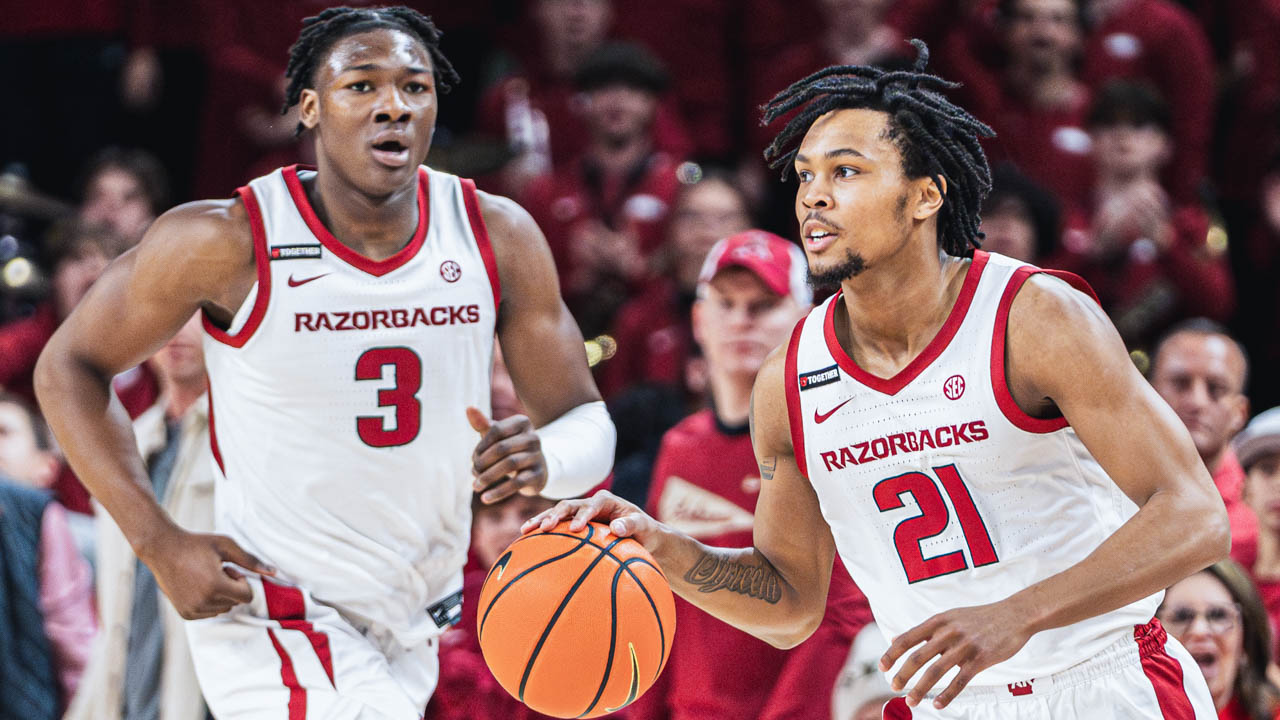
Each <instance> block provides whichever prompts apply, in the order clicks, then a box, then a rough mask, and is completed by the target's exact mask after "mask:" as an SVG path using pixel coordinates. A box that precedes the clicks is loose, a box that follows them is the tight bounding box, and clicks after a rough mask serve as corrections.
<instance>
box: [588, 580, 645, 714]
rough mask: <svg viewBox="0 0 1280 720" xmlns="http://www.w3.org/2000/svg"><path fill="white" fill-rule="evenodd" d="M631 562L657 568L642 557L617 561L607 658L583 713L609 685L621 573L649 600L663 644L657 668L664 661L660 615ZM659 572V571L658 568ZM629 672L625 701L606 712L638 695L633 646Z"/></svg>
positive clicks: (598, 699)
mask: <svg viewBox="0 0 1280 720" xmlns="http://www.w3.org/2000/svg"><path fill="white" fill-rule="evenodd" d="M632 563H640V564H643V565H648V566H649V567H651V568H653V569H654V570H658V568H657V566H655V565H653V564H652V563H650V562H649V561H648V560H645V559H644V558H630V559H628V560H624V561H623V562H621V563H619V565H618V569H617V570H616V571H615V572H614V573H613V584H612V586H611V588H610V592H609V653H608V654H607V655H606V656H605V657H606V658H607V660H606V662H605V666H604V677H603V678H601V679H600V689H599V690H597V691H596V696H595V698H594V699H593V700H592V701H591V704H590V705H588V706H587V709H586V710H584V711H583V713H582V714H583V715H586V714H587V713H590V712H591V711H592V710H594V709H595V708H596V704H598V703H599V702H600V696H602V695H604V689H605V688H606V687H608V685H609V675H610V673H611V671H612V670H613V653H614V652H615V651H616V649H617V646H618V581H619V580H621V579H622V575H623V573H627V574H628V575H630V576H631V578H632V579H633V580H635V581H636V587H638V588H640V592H642V593H644V596H645V598H646V599H647V600H648V601H649V606H650V607H652V608H653V619H654V620H655V621H656V622H657V623H658V636H659V637H660V638H662V646H663V654H662V660H660V661H659V662H658V668H659V669H661V668H662V666H663V664H664V663H665V662H666V634H665V631H664V629H663V627H662V617H661V616H660V615H659V614H658V606H657V605H656V604H654V602H653V598H652V597H650V595H649V591H648V589H646V588H645V586H644V583H641V582H640V580H639V579H638V578H636V576H635V573H634V572H632V571H631V568H629V567H628V566H629V565H631V564H632ZM659 572H661V571H660V570H659ZM631 672H632V675H631V689H630V691H629V692H628V693H627V699H626V701H625V702H623V703H622V704H621V705H619V706H618V707H611V708H606V711H607V712H616V711H618V710H621V709H622V708H624V707H626V706H628V705H630V704H631V703H632V702H635V699H636V697H637V696H638V695H639V689H640V686H639V683H638V682H637V674H638V673H639V667H638V665H637V664H636V651H635V648H634V647H632V649H631ZM653 678H654V680H657V679H658V670H655V671H654V675H653Z"/></svg>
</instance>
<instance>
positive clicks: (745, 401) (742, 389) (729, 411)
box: [708, 372, 755, 427]
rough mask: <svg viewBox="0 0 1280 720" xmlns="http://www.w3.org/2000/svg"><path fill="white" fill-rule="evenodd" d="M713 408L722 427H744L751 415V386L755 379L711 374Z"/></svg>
mask: <svg viewBox="0 0 1280 720" xmlns="http://www.w3.org/2000/svg"><path fill="white" fill-rule="evenodd" d="M708 382H709V384H710V385H711V406H712V409H713V412H715V414H716V418H718V419H719V420H720V423H721V424H722V425H728V426H730V427H735V426H739V425H743V424H745V423H746V422H747V419H748V418H749V417H750V414H751V385H752V384H753V383H754V382H755V378H754V377H742V376H739V375H734V374H732V373H723V372H722V373H716V372H713V373H710V376H709V377H708Z"/></svg>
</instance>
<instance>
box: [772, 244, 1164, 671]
mask: <svg viewBox="0 0 1280 720" xmlns="http://www.w3.org/2000/svg"><path fill="white" fill-rule="evenodd" d="M1035 272H1041V271H1040V270H1039V269H1038V268H1034V267H1032V266H1029V265H1022V264H1021V263H1019V262H1017V261H1014V260H1011V259H1009V258H1006V257H1002V256H1000V255H994V254H989V253H985V252H982V251H978V252H976V253H975V254H974V259H973V262H972V264H971V265H970V266H969V268H968V270H967V274H966V276H965V279H964V284H963V288H962V290H961V292H960V295H959V297H958V298H957V300H956V304H955V307H954V309H953V310H952V311H951V314H950V316H949V317H948V318H947V320H946V322H945V324H944V325H943V326H942V328H941V330H939V331H938V335H937V337H935V338H934V339H933V341H932V342H931V343H930V344H929V345H928V347H926V348H925V350H924V351H923V352H922V353H921V354H920V356H919V357H917V358H916V359H915V360H914V361H912V362H911V363H910V364H909V365H907V366H906V367H905V368H904V369H903V370H902V371H901V372H900V373H898V374H897V375H895V376H894V377H892V378H889V379H882V378H878V377H875V376H872V375H870V374H868V373H867V372H865V371H863V370H862V369H861V368H859V367H858V366H857V364H856V363H854V361H853V359H852V358H850V357H849V355H848V354H847V353H846V352H845V351H844V350H843V348H841V346H840V344H839V342H838V341H837V340H836V335H835V330H834V325H833V317H834V312H835V309H836V307H837V304H838V303H840V302H841V295H840V294H836V295H835V296H834V297H832V298H831V299H829V300H828V301H827V302H826V303H824V304H822V305H820V306H819V307H817V308H815V309H814V310H813V312H811V313H810V314H809V316H808V317H807V318H805V319H804V320H802V321H801V322H800V323H799V324H798V325H797V326H796V330H795V332H794V333H793V334H792V337H791V344H790V346H789V349H788V354H787V360H786V379H787V387H786V391H787V406H788V412H789V415H790V422H791V433H792V441H793V443H794V445H795V447H796V460H797V462H798V463H799V465H800V470H801V471H802V472H804V473H805V474H806V476H807V477H808V478H809V481H810V482H811V483H812V484H813V487H814V490H815V491H816V492H817V495H818V500H819V502H820V503H821V506H822V514H823V516H824V517H825V518H826V520H827V523H828V524H829V525H830V526H831V532H832V534H833V535H834V537H835V542H836V546H837V548H838V550H839V552H840V556H841V558H842V559H843V560H844V563H845V566H846V567H848V569H849V572H850V574H851V575H852V576H853V579H854V580H855V581H856V582H857V583H858V586H859V587H860V588H861V589H862V590H863V592H865V593H866V595H867V598H868V599H869V600H870V602H871V609H872V611H873V613H874V614H875V618H876V621H877V622H878V623H879V624H880V627H881V628H882V629H883V630H884V632H885V634H886V636H888V637H894V636H896V635H898V634H900V633H902V632H905V631H907V630H909V629H911V628H912V627H915V626H916V625H918V624H920V623H921V622H923V621H925V620H926V619H928V618H929V617H931V616H933V615H935V614H937V613H939V612H942V611H945V610H949V609H952V608H956V607H962V606H970V605H979V604H984V603H990V602H995V601H998V600H1002V599H1004V598H1006V597H1008V596H1009V595H1012V594H1014V593H1015V592H1017V591H1019V590H1022V589H1023V588H1026V587H1028V586H1029V585H1032V584H1034V583H1036V582H1038V581H1040V580H1043V579H1045V578H1047V577H1049V576H1051V575H1054V574H1056V573H1058V572H1060V571H1062V570H1065V569H1067V568H1068V567H1070V566H1072V565H1074V564H1076V563H1078V562H1080V561H1081V560H1083V559H1084V558H1085V556H1087V555H1088V554H1090V553H1091V552H1093V550H1094V549H1096V548H1097V547H1098V546H1099V545H1100V544H1101V543H1102V542H1103V541H1104V540H1106V539H1107V538H1108V537H1109V536H1110V535H1111V534H1112V533H1113V532H1115V530H1116V529H1117V528H1118V527H1120V525H1121V524H1123V523H1124V522H1125V521H1126V520H1127V519H1128V518H1129V517H1130V516H1131V515H1133V513H1134V512H1136V511H1137V506H1136V505H1135V504H1134V503H1133V502H1132V501H1131V500H1129V499H1128V497H1126V496H1125V495H1124V493H1123V492H1122V491H1121V490H1120V489H1119V488H1118V487H1117V486H1116V485H1115V483H1114V482H1113V481H1112V480H1111V479H1110V478H1109V477H1108V476H1107V475H1106V473H1105V472H1104V471H1103V470H1102V468H1101V467H1100V466H1099V465H1098V463H1097V461H1096V460H1094V458H1093V456H1092V455H1090V454H1089V451H1088V450H1086V449H1085V447H1084V444H1083V443H1081V442H1080V440H1079V438H1077V437H1076V434H1075V431H1074V430H1072V429H1071V427H1070V426H1069V425H1068V424H1067V422H1066V420H1064V419H1061V418H1059V419H1053V420H1043V419H1037V418H1033V417H1030V416H1028V415H1026V414H1025V413H1023V412H1022V411H1021V410H1020V409H1019V408H1018V405H1017V404H1016V403H1015V402H1014V400H1013V397H1012V396H1011V395H1010V393H1009V390H1008V387H1007V385H1006V383H1005V372H1004V345H1005V329H1006V325H1007V322H1008V316H1009V307H1010V305H1011V304H1012V303H1013V298H1014V296H1015V294H1016V293H1017V290H1018V288H1019V287H1021V285H1022V284H1023V282H1025V281H1026V279H1027V278H1028V277H1029V276H1030V275H1031V274H1032V273H1035ZM1051 331H1052V329H1051V328H1046V332H1051ZM1160 597H1161V595H1160V594H1157V595H1153V596H1151V597H1148V598H1145V599H1143V600H1140V601H1138V602H1135V603H1133V604H1131V605H1128V606H1126V607H1123V608H1120V609H1119V610H1115V611H1113V612H1110V613H1107V614H1105V615H1101V616H1099V617H1095V618H1091V619H1089V620H1085V621H1083V622H1079V623H1076V624H1074V625H1069V626H1067V627H1062V628H1056V629H1053V630H1047V631H1045V632H1041V633H1038V634H1036V635H1034V636H1032V638H1031V639H1030V640H1029V641H1028V642H1027V644H1026V646H1024V647H1023V648H1022V650H1020V651H1019V652H1018V653H1017V654H1016V655H1014V656H1013V657H1012V658H1010V659H1009V660H1006V661H1005V662H1002V663H999V664H998V665H995V666H994V667H991V668H989V669H987V670H984V671H982V672H981V673H979V674H978V675H977V677H976V678H975V679H974V680H973V683H974V684H978V685H984V684H986V685H995V684H1005V683H1014V682H1019V681H1025V680H1028V679H1030V678H1035V677H1044V676H1045V675H1048V674H1051V673H1055V672H1058V671H1060V670H1063V669H1065V668H1067V667H1070V666H1072V665H1074V664H1076V663H1078V662H1081V661H1083V660H1085V659H1088V658H1090V657H1092V656H1093V655H1095V654H1096V653H1098V652H1099V651H1101V650H1103V649H1104V648H1106V647H1107V646H1108V645H1111V644H1112V643H1114V642H1115V641H1116V640H1117V638H1118V637H1120V636H1121V635H1124V634H1129V635H1132V634H1133V632H1134V626H1135V625H1139V624H1142V623H1146V622H1148V621H1150V620H1151V617H1152V616H1153V614H1154V613H1155V610H1156V607H1157V606H1158V605H1159V602H1160Z"/></svg>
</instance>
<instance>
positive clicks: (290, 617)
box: [262, 578, 337, 687]
mask: <svg viewBox="0 0 1280 720" xmlns="http://www.w3.org/2000/svg"><path fill="white" fill-rule="evenodd" d="M262 594H263V595H264V597H265V599H266V601H267V617H269V618H271V619H272V620H275V621H276V622H278V623H280V627H281V629H283V630H298V631H299V632H301V633H302V634H303V635H304V636H305V637H306V638H307V641H308V642H310V643H311V648H312V649H313V650H315V652H316V658H317V659H319V660H320V666H321V667H323V668H324V673H325V675H327V676H328V677H329V685H330V686H332V687H337V686H336V685H334V683H333V656H332V654H331V653H330V652H329V637H328V636H327V635H325V634H324V633H322V632H319V631H317V630H316V628H315V626H314V625H312V624H311V623H310V622H308V621H307V619H306V618H307V610H306V600H305V599H304V598H303V597H302V591H301V590H299V589H298V588H295V587H288V586H286V585H277V584H276V583H273V582H271V581H270V580H268V579H266V578H262Z"/></svg>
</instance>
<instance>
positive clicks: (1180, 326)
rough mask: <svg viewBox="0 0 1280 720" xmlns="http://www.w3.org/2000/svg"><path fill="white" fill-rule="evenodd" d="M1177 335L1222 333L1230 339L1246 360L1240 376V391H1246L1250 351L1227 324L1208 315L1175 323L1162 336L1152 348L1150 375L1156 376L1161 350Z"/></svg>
mask: <svg viewBox="0 0 1280 720" xmlns="http://www.w3.org/2000/svg"><path fill="white" fill-rule="evenodd" d="M1175 335H1221V336H1222V337H1224V338H1226V339H1228V340H1230V341H1231V342H1232V344H1234V345H1235V346H1236V350H1238V351H1240V357H1241V359H1243V360H1244V373H1243V374H1242V375H1241V376H1240V392H1244V388H1246V387H1248V385H1249V351H1248V350H1245V348H1244V343H1242V342H1240V341H1239V340H1237V339H1236V337H1235V335H1232V334H1231V331H1230V330H1228V329H1227V326H1225V325H1223V324H1222V323H1220V322H1218V321H1216V320H1210V319H1209V318H1206V317H1193V318H1190V319H1188V320H1183V321H1181V322H1178V323H1174V324H1173V325H1172V326H1171V327H1170V328H1169V329H1168V330H1166V331H1165V332H1164V334H1163V335H1161V336H1160V339H1159V340H1157V341H1156V344H1155V345H1154V346H1153V349H1152V350H1151V369H1150V371H1149V373H1148V374H1149V375H1150V376H1151V377H1153V378H1154V377H1155V376H1156V362H1157V360H1158V358H1159V357H1160V350H1161V348H1163V347H1164V345H1165V343H1167V342H1169V341H1170V340H1171V339H1173V337H1174V336H1175Z"/></svg>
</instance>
